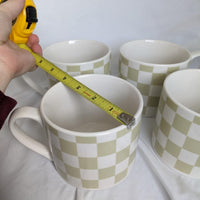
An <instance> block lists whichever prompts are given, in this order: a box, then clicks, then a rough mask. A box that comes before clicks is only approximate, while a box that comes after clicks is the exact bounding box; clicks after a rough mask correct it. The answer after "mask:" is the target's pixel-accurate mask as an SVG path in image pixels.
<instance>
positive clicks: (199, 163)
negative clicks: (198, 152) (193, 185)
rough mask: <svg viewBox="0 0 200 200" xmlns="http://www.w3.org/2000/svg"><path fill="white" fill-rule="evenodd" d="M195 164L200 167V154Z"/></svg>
mask: <svg viewBox="0 0 200 200" xmlns="http://www.w3.org/2000/svg"><path fill="white" fill-rule="evenodd" d="M195 166H197V167H200V156H199V158H198V159H197V162H196V164H195Z"/></svg>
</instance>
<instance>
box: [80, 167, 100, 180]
mask: <svg viewBox="0 0 200 200" xmlns="http://www.w3.org/2000/svg"><path fill="white" fill-rule="evenodd" d="M80 172H81V179H84V180H98V179H99V175H98V170H85V169H80Z"/></svg>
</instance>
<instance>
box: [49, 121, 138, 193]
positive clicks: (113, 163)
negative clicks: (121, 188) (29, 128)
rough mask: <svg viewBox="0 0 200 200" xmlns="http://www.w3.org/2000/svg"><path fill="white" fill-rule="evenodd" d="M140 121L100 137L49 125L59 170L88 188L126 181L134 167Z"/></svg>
mask: <svg viewBox="0 0 200 200" xmlns="http://www.w3.org/2000/svg"><path fill="white" fill-rule="evenodd" d="M139 128H140V123H138V125H137V126H135V127H134V128H132V129H131V130H129V129H127V128H124V129H123V130H121V131H118V132H116V133H115V132H113V133H110V134H106V135H100V136H97V137H92V136H91V137H77V136H73V135H67V134H64V133H62V132H58V131H56V130H55V129H53V128H51V127H48V130H49V135H50V139H51V148H52V155H53V160H54V163H55V166H56V169H57V171H58V173H59V174H60V175H61V176H62V177H63V178H64V179H65V180H66V181H67V182H69V183H70V184H72V185H73V186H75V187H78V188H84V189H104V188H109V187H112V186H114V185H115V184H117V183H119V182H120V181H122V180H123V179H124V178H125V177H126V176H127V175H128V173H129V171H130V170H131V168H132V164H133V161H134V160H135V156H136V147H137V140H138V134H139Z"/></svg>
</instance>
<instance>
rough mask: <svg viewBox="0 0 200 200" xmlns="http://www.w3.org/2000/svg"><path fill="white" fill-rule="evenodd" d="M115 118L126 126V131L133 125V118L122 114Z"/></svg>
mask: <svg viewBox="0 0 200 200" xmlns="http://www.w3.org/2000/svg"><path fill="white" fill-rule="evenodd" d="M117 118H118V119H119V120H121V121H122V122H123V123H124V124H125V125H127V128H128V129H130V128H131V127H132V126H133V125H134V124H135V118H134V117H133V116H132V115H129V114H127V113H124V112H123V113H121V114H120V115H119V116H117Z"/></svg>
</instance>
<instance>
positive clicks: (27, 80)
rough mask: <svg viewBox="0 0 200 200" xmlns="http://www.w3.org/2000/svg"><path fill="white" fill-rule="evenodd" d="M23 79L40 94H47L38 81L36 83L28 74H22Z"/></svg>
mask: <svg viewBox="0 0 200 200" xmlns="http://www.w3.org/2000/svg"><path fill="white" fill-rule="evenodd" d="M22 79H23V80H24V81H25V82H26V83H27V84H28V85H29V86H30V87H31V88H33V89H34V90H35V91H36V92H38V93H39V94H40V95H42V96H43V95H44V94H45V92H46V91H45V90H44V89H43V88H42V87H40V86H39V85H38V84H37V83H35V82H34V81H33V80H32V79H31V78H30V77H29V76H28V75H27V74H24V75H22Z"/></svg>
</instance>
